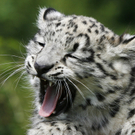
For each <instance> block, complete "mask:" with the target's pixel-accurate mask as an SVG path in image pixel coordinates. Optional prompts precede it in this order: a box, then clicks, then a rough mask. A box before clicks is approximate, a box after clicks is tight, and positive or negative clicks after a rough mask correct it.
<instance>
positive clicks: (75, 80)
mask: <svg viewBox="0 0 135 135" xmlns="http://www.w3.org/2000/svg"><path fill="white" fill-rule="evenodd" d="M72 79H73V80H75V81H76V82H78V83H80V84H81V85H83V86H84V87H85V88H86V89H87V90H89V92H91V93H92V94H93V95H95V93H93V92H92V91H91V90H90V89H89V88H88V87H87V86H86V85H85V84H83V83H82V82H81V81H79V80H77V79H75V78H73V77H72Z"/></svg>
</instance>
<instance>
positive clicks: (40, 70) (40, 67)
mask: <svg viewBox="0 0 135 135" xmlns="http://www.w3.org/2000/svg"><path fill="white" fill-rule="evenodd" d="M34 67H35V69H36V71H37V73H38V75H42V74H44V73H47V72H48V71H49V70H50V69H51V68H52V67H53V65H39V64H38V63H36V62H35V64H34Z"/></svg>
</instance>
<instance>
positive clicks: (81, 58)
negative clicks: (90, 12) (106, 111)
mask: <svg viewBox="0 0 135 135" xmlns="http://www.w3.org/2000/svg"><path fill="white" fill-rule="evenodd" d="M37 24H38V28H39V32H38V33H37V34H36V35H35V36H34V38H33V39H32V40H30V42H29V44H28V46H27V52H28V53H27V54H28V55H27V58H26V60H25V67H26V70H27V72H28V73H29V74H30V76H31V83H32V85H33V86H34V87H35V88H36V90H35V91H36V93H37V94H36V107H37V110H38V112H39V115H40V116H42V117H54V116H56V115H60V114H61V113H67V114H68V112H74V111H75V109H77V110H79V109H82V110H85V109H86V108H87V106H96V107H103V106H105V105H108V104H110V103H113V102H114V101H116V100H118V99H119V98H120V97H121V95H122V91H121V90H123V91H124V90H126V88H127V87H128V85H129V84H130V79H131V78H132V75H131V73H132V72H133V67H134V63H133V62H132V61H133V59H132V58H131V56H132V54H133V52H131V51H130V48H132V46H133V42H135V41H134V38H135V36H130V35H122V36H118V35H116V34H114V33H113V32H112V31H111V30H109V29H108V28H106V27H104V26H103V24H101V23H99V22H97V21H96V20H95V19H93V18H88V17H84V16H76V15H71V16H65V15H64V14H62V13H60V12H58V11H56V10H54V9H52V8H49V9H46V8H44V9H41V11H40V15H39V18H38V22H37ZM127 44H128V46H127ZM78 108H79V109H78ZM116 113H117V112H116Z"/></svg>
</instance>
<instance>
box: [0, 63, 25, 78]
mask: <svg viewBox="0 0 135 135" xmlns="http://www.w3.org/2000/svg"><path fill="white" fill-rule="evenodd" d="M22 66H23V65H16V66H15V67H12V68H9V67H8V68H9V69H8V68H7V69H8V70H7V69H6V70H5V71H4V72H2V73H1V74H0V76H2V75H3V74H5V73H7V74H5V75H3V76H2V77H1V79H2V78H4V77H5V76H7V75H8V74H10V73H12V72H13V71H11V70H13V69H15V68H18V67H22ZM10 67H11V66H10ZM9 71H11V72H9Z"/></svg>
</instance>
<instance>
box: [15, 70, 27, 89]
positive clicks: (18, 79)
mask: <svg viewBox="0 0 135 135" xmlns="http://www.w3.org/2000/svg"><path fill="white" fill-rule="evenodd" d="M25 73H26V71H23V72H22V73H21V75H20V76H19V78H17V79H16V80H15V81H17V83H16V85H15V89H16V88H17V85H18V83H19V81H20V79H21V77H22V76H23V75H24V74H25Z"/></svg>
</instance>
